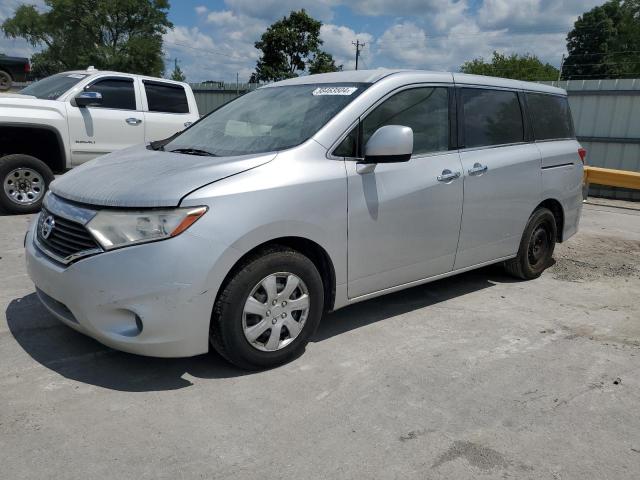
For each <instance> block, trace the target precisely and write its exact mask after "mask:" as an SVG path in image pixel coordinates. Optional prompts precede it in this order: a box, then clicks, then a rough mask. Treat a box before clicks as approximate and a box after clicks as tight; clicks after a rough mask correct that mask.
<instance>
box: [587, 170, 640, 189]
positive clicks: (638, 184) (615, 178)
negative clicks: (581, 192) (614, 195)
mask: <svg viewBox="0 0 640 480" xmlns="http://www.w3.org/2000/svg"><path fill="white" fill-rule="evenodd" d="M584 182H585V184H587V185H588V184H592V183H593V184H595V185H604V186H607V187H622V188H633V189H637V190H640V172H629V171H627V170H614V169H612V168H600V167H590V166H585V167H584Z"/></svg>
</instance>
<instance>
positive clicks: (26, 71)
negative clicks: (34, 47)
mask: <svg viewBox="0 0 640 480" xmlns="http://www.w3.org/2000/svg"><path fill="white" fill-rule="evenodd" d="M30 71H31V65H30V64H29V62H27V63H25V64H24V73H29V72H30Z"/></svg>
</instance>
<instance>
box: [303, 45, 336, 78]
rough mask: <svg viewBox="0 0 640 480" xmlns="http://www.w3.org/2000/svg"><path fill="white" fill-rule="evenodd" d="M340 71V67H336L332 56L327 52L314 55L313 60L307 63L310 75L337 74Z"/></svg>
mask: <svg viewBox="0 0 640 480" xmlns="http://www.w3.org/2000/svg"><path fill="white" fill-rule="evenodd" d="M340 70H342V65H336V62H335V60H334V59H333V55H331V54H330V53H328V52H322V51H320V52H318V53H316V55H315V57H313V60H311V62H309V73H310V74H312V75H313V74H314V73H329V72H339V71H340Z"/></svg>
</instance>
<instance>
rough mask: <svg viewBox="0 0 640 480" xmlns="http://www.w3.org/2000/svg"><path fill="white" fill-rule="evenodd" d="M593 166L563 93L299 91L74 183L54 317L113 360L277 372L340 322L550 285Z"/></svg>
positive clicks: (323, 78)
mask: <svg viewBox="0 0 640 480" xmlns="http://www.w3.org/2000/svg"><path fill="white" fill-rule="evenodd" d="M584 156H585V151H584V150H583V149H582V148H581V147H580V145H579V144H578V142H577V141H576V138H575V134H574V131H573V125H572V121H571V114H570V111H569V105H568V102H567V96H566V92H565V91H564V90H561V89H558V88H553V87H550V86H545V85H540V84H534V83H525V82H520V81H514V80H505V79H500V78H489V77H480V76H471V75H464V74H459V73H453V74H452V73H435V72H422V71H385V70H375V71H355V72H339V73H328V74H321V75H310V76H305V77H299V78H294V79H290V80H285V81H282V82H277V83H274V84H271V85H268V86H265V87H262V88H259V89H258V90H256V91H254V92H251V93H248V94H246V95H244V96H242V97H240V98H238V99H236V100H234V101H233V102H230V103H228V104H226V105H224V106H223V107H221V108H219V109H218V110H216V111H214V112H212V113H211V114H209V115H207V116H206V117H204V118H202V119H201V120H199V121H198V122H196V123H195V124H193V125H192V126H190V127H189V128H187V129H186V130H184V131H183V132H182V133H179V134H177V135H174V136H173V137H171V138H169V139H167V140H163V141H160V142H153V143H151V144H150V145H147V146H139V147H132V148H129V149H126V150H123V151H120V152H116V153H112V154H110V155H107V156H104V157H100V158H98V159H96V160H93V161H91V162H88V163H85V164H83V165H81V166H80V167H78V168H76V169H75V170H73V171H71V172H69V173H67V174H66V175H64V176H62V177H60V178H58V179H57V180H55V181H54V182H53V183H52V184H51V189H50V192H49V193H48V194H47V196H46V199H45V202H44V208H43V210H42V212H41V213H40V214H39V215H38V217H37V218H36V219H34V221H33V223H32V225H31V227H30V228H29V231H28V232H27V236H26V239H25V242H26V261H27V267H28V272H29V275H30V277H31V279H32V280H33V282H34V283H35V285H36V287H37V293H38V296H39V298H40V300H41V301H42V303H43V304H44V305H45V307H46V308H47V309H48V310H50V311H51V313H52V314H53V315H55V316H56V317H57V318H59V319H60V320H61V321H62V322H64V323H65V324H67V325H69V326H70V327H72V328H74V329H76V330H78V331H80V332H83V333H85V334H87V335H90V336H91V337H93V338H95V339H97V340H98V341H100V342H102V343H104V344H106V345H108V346H111V347H113V348H116V349H120V350H124V351H127V352H132V353H137V354H142V355H151V356H159V357H182V356H191V355H197V354H201V353H205V352H207V351H208V350H209V348H210V346H212V347H213V348H214V349H215V350H217V351H218V352H219V353H220V354H221V355H222V356H224V357H225V358H226V359H228V360H229V361H231V362H233V363H234V364H236V365H238V366H239V367H242V368H246V369H258V368H266V367H271V366H275V365H278V364H281V363H283V362H286V361H288V360H290V359H292V358H294V357H295V356H296V355H298V354H300V353H301V352H302V351H303V349H304V348H305V345H306V344H307V342H309V339H310V338H311V336H312V335H313V333H314V331H315V330H316V328H317V327H318V324H319V322H320V320H321V318H322V316H323V313H324V312H328V311H332V310H336V309H339V308H342V307H344V306H346V305H350V304H353V303H355V302H359V301H362V300H366V299H369V298H372V297H376V296H379V295H383V294H385V293H389V292H394V291H397V290H400V289H404V288H408V287H411V286H414V285H419V284H422V283H426V282H430V281H433V280H436V279H440V278H443V277H446V276H450V275H454V274H456V273H460V272H464V271H467V270H470V269H474V268H478V267H482V266H484V265H489V264H493V263H498V262H501V263H503V264H504V266H505V268H506V270H507V271H508V272H509V273H511V274H513V275H515V276H516V277H519V278H521V279H533V278H536V277H538V276H539V275H540V274H541V273H542V272H543V270H544V269H545V268H546V267H547V266H549V265H550V263H551V257H552V254H553V250H554V245H555V243H556V242H562V241H564V240H566V239H568V238H569V237H571V236H572V235H573V234H574V233H576V230H577V228H578V222H579V219H580V214H581V208H582V178H583V161H584Z"/></svg>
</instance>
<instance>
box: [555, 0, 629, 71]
mask: <svg viewBox="0 0 640 480" xmlns="http://www.w3.org/2000/svg"><path fill="white" fill-rule="evenodd" d="M639 50H640V1H639V0H626V1H621V0H611V1H608V2H606V3H604V4H603V5H600V6H597V7H594V8H592V9H591V10H589V11H588V12H585V13H584V14H583V15H581V16H580V17H579V18H578V20H577V21H576V22H575V24H574V26H573V29H572V30H571V31H570V32H569V34H568V35H567V51H568V52H569V55H568V57H567V59H566V61H565V63H564V67H563V69H562V74H563V75H562V76H563V78H565V79H588V78H624V77H628V76H637V75H638V74H640V54H638V51H639Z"/></svg>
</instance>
